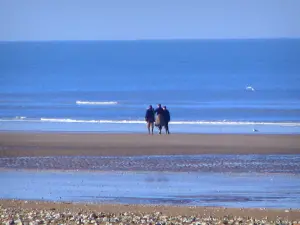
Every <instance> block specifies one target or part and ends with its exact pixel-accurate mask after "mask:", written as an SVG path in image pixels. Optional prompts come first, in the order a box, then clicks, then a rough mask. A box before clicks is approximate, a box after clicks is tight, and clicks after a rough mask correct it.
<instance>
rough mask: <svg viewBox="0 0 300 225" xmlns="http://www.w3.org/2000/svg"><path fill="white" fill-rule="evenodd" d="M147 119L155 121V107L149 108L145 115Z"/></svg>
mask: <svg viewBox="0 0 300 225" xmlns="http://www.w3.org/2000/svg"><path fill="white" fill-rule="evenodd" d="M145 120H146V121H147V122H151V123H153V122H154V121H155V113H154V110H153V109H147V111H146V115H145Z"/></svg>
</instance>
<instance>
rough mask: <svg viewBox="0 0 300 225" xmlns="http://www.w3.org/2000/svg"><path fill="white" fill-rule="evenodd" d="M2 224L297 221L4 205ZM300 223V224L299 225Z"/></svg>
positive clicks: (0, 210) (205, 224)
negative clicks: (36, 208)
mask: <svg viewBox="0 0 300 225" xmlns="http://www.w3.org/2000/svg"><path fill="white" fill-rule="evenodd" d="M0 215H1V217H0V224H8V225H10V224H17V225H24V224H28V225H35V224H94V225H98V224H107V225H113V224H122V225H125V224H151V225H163V224H165V225H167V224H174V225H176V224H193V225H210V224H231V225H235V224H236V225H239V224H249V225H250V224H253V225H254V224H255V225H262V224H264V225H272V224H297V221H288V220H284V219H282V218H279V217H278V218H277V220H276V221H272V220H268V218H267V217H265V218H263V219H261V220H258V219H255V218H252V217H240V216H239V217H235V216H232V215H228V216H224V217H222V218H218V217H213V216H204V215H202V216H195V215H193V216H181V215H178V216H167V215H164V214H163V213H161V212H157V211H154V212H153V213H141V212H139V213H132V212H122V213H117V214H116V213H104V212H85V211H84V210H82V211H81V212H80V213H75V212H74V213H72V212H70V210H68V209H65V210H64V211H60V212H58V210H55V209H54V208H51V209H49V210H33V209H31V210H28V209H22V208H4V207H3V206H1V205H0ZM298 223H300V221H298Z"/></svg>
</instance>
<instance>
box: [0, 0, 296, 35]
mask: <svg viewBox="0 0 300 225" xmlns="http://www.w3.org/2000/svg"><path fill="white" fill-rule="evenodd" d="M282 37H287V38H299V37H300V0H207V1H206V0H205V1H204V0H181V1H179V0H151V1H146V0H144V1H143V0H119V1H117V0H107V1H102V0H81V1H79V0H0V40H136V39H202V38H205V39H207V38H209V39H210V38H282Z"/></svg>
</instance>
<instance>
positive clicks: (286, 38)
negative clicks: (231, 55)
mask: <svg viewBox="0 0 300 225" xmlns="http://www.w3.org/2000/svg"><path fill="white" fill-rule="evenodd" d="M226 40H227V41H247V40H249V41H250V40H300V37H263V38H259V37H257V38H162V39H159V38H158V39H65V40H59V39H53V40H52V39H49V40H0V42H88V41H91V42H101V41H103V42H121V41H122V42H134V41H226Z"/></svg>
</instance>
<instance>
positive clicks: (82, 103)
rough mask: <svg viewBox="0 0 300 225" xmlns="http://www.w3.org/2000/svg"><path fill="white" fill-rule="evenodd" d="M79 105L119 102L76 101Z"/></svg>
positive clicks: (114, 103) (113, 103) (115, 103)
mask: <svg viewBox="0 0 300 225" xmlns="http://www.w3.org/2000/svg"><path fill="white" fill-rule="evenodd" d="M76 104H77V105H117V104H118V102H113V101H111V102H89V101H76Z"/></svg>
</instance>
